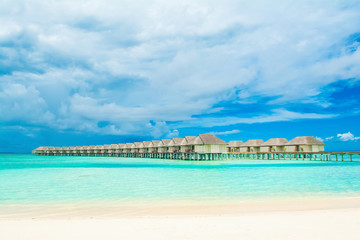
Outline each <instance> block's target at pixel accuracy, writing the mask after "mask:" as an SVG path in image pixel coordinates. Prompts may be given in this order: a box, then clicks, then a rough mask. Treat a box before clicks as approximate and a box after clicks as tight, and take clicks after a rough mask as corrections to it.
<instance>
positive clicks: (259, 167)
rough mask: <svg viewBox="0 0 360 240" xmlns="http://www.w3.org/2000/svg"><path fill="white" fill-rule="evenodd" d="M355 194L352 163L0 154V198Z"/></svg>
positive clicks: (358, 184)
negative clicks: (199, 160) (200, 160)
mask: <svg viewBox="0 0 360 240" xmlns="http://www.w3.org/2000/svg"><path fill="white" fill-rule="evenodd" d="M325 195H338V196H345V197H346V196H351V197H353V196H360V162H359V161H358V159H357V158H356V157H355V158H354V162H320V161H295V160H291V161H278V160H224V161H202V162H198V161H180V160H163V159H140V158H114V157H61V156H35V155H15V154H1V155H0V202H16V201H22V202H30V203H31V202H38V201H72V200H84V201H86V200H121V201H124V200H125V201H133V200H147V199H149V200H154V199H157V200H167V199H181V200H183V199H185V200H186V199H192V200H194V199H215V200H216V199H219V200H221V199H226V198H232V199H234V198H235V199H239V200H241V199H247V198H252V197H308V196H311V197H316V196H325Z"/></svg>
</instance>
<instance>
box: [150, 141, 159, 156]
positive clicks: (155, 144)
mask: <svg viewBox="0 0 360 240" xmlns="http://www.w3.org/2000/svg"><path fill="white" fill-rule="evenodd" d="M159 143H160V140H152V141H151V143H150V145H149V152H150V153H157V152H158V146H159Z"/></svg>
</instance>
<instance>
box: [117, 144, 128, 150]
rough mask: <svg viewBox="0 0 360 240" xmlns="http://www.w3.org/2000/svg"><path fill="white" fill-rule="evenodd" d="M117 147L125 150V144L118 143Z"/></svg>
mask: <svg viewBox="0 0 360 240" xmlns="http://www.w3.org/2000/svg"><path fill="white" fill-rule="evenodd" d="M119 145H120V148H122V149H125V148H127V147H126V144H125V143H120V144H119Z"/></svg>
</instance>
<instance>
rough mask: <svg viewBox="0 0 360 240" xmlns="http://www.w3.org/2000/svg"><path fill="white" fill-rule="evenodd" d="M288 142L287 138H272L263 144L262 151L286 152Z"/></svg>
mask: <svg viewBox="0 0 360 240" xmlns="http://www.w3.org/2000/svg"><path fill="white" fill-rule="evenodd" d="M287 143H288V140H287V139H286V138H270V139H269V140H267V141H266V142H264V143H262V144H261V146H260V152H284V149H285V145H286V144H287Z"/></svg>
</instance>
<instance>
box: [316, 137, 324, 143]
mask: <svg viewBox="0 0 360 240" xmlns="http://www.w3.org/2000/svg"><path fill="white" fill-rule="evenodd" d="M315 139H316V140H318V141H320V142H324V139H322V138H321V137H315Z"/></svg>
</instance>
